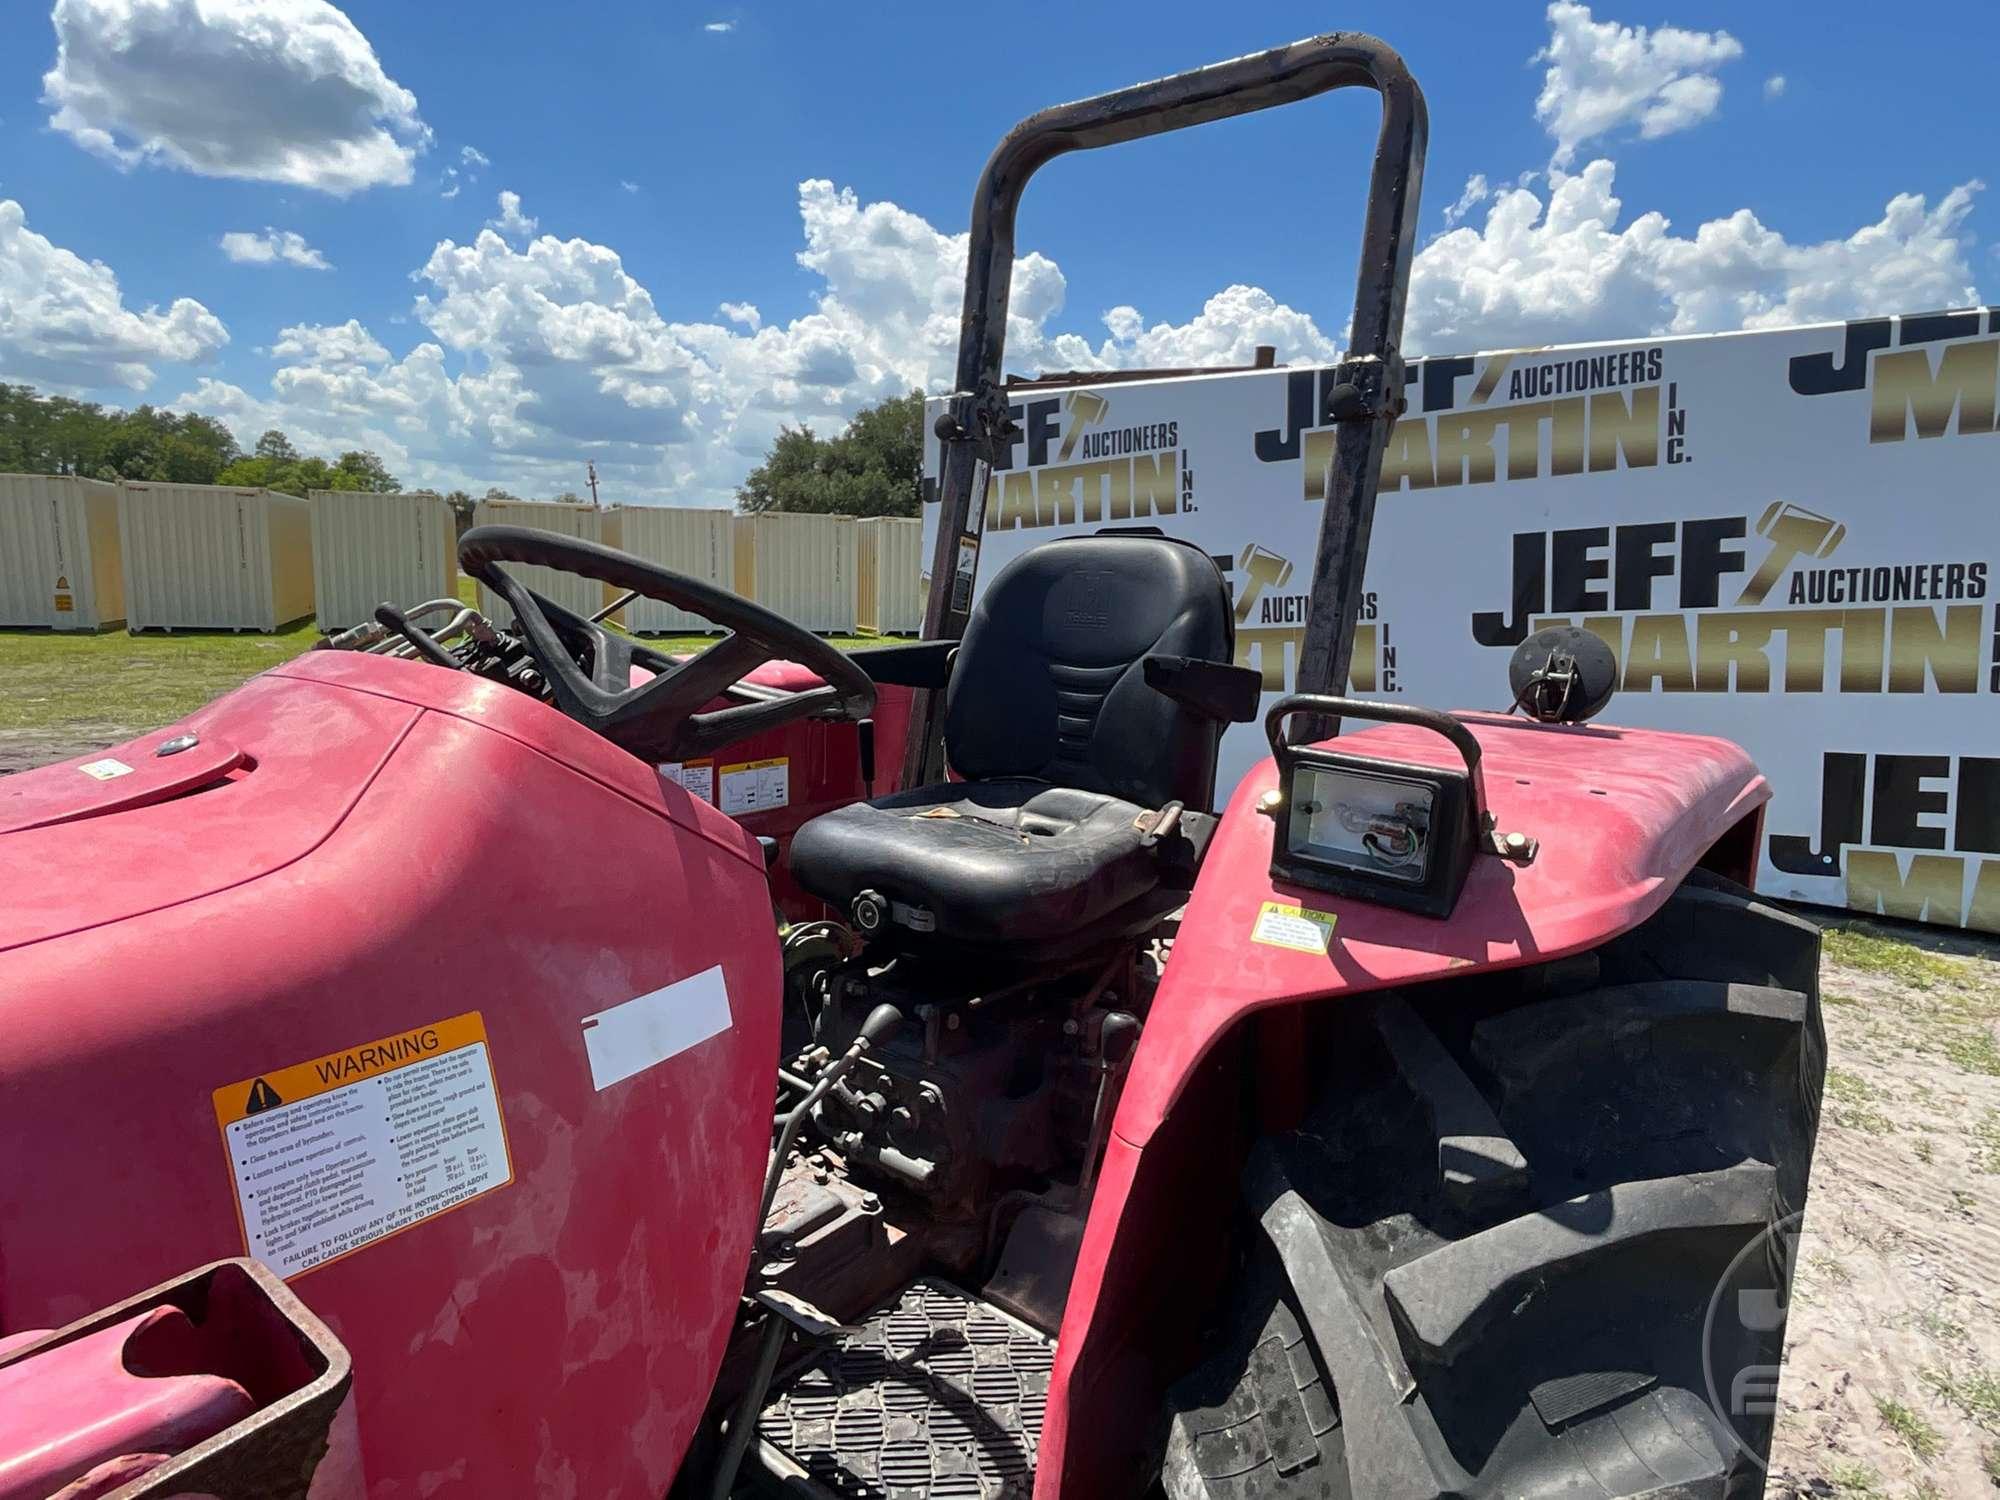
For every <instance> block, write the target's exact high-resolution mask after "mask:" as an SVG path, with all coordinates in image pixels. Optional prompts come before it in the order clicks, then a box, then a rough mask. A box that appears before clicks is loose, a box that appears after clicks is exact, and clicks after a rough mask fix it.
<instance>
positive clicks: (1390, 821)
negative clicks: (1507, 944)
mask: <svg viewBox="0 0 2000 1500" xmlns="http://www.w3.org/2000/svg"><path fill="white" fill-rule="evenodd" d="M1301 713H1319V714H1329V715H1345V716H1347V717H1350V718H1362V719H1376V720H1382V721H1385V722H1388V723H1395V724H1413V725H1417V726H1419V727H1421V728H1424V729H1429V730H1432V731H1433V732H1435V733H1437V734H1440V735H1443V736H1444V737H1445V738H1446V739H1448V740H1450V741H1451V743H1452V744H1453V745H1454V746H1455V747H1456V748H1457V749H1458V752H1459V754H1460V756H1461V757H1462V758H1463V760H1464V762H1465V765H1464V767H1463V768H1462V769H1461V768H1460V767H1457V766H1422V765H1412V764H1410V763H1408V762H1405V761H1391V760H1378V759H1376V758H1374V757H1372V756H1366V755H1349V754H1344V753H1342V752H1341V751H1339V750H1337V749H1333V748H1329V747H1327V746H1323V745H1322V746H1313V747H1299V746H1294V745H1291V744H1289V743H1287V742H1286V740H1285V736H1284V725H1285V721H1286V720H1287V719H1288V718H1289V717H1291V716H1292V715H1293V714H1301ZM1264 724H1265V732H1266V733H1267V734H1268V735H1269V736H1270V740H1271V753H1272V755H1273V756H1274V757H1275V758H1276V760H1277V763H1278V785H1277V789H1276V790H1275V791H1274V792H1271V793H1267V794H1266V796H1265V799H1264V802H1263V804H1262V810H1263V811H1265V812H1267V813H1269V814H1270V815H1271V818H1272V822H1273V823H1274V824H1275V825H1276V826H1275V827H1274V828H1273V829H1272V845H1271V876H1272V878H1273V879H1275V880H1282V881H1287V882H1290V883H1291V884H1293V885H1300V886H1306V887H1308V888H1310V889H1312V890H1319V891H1331V892H1332V893H1333V894H1335V895H1339V896H1353V897H1356V898H1358V899H1360V900H1364V901H1373V902H1377V903H1379V904H1381V905H1383V906H1394V907H1399V908H1401V909H1402V910H1405V911H1414V912H1420V913H1422V914H1423V915H1425V916H1430V917H1446V916H1450V915H1451V909H1452V907H1453V906H1454V905H1456V904H1457V902H1458V893H1459V891H1460V890H1461V889H1462V888H1463V886H1464V885H1465V877H1466V874H1467V872H1468V871H1469V870H1470V869H1471V867H1472V859H1473V856H1474V855H1475V854H1476V853H1478V852H1479V851H1480V850H1481V849H1482V848H1491V849H1492V852H1495V853H1500V854H1503V855H1504V856H1505V857H1508V858H1517V859H1532V858H1533V857H1534V847H1533V841H1532V840H1529V839H1525V838H1521V837H1520V836H1518V835H1516V836H1515V842H1514V843H1512V844H1507V843H1505V841H1500V842H1496V839H1495V836H1494V834H1493V832H1492V830H1491V829H1490V828H1489V827H1487V823H1488V822H1489V819H1488V818H1487V816H1486V811H1485V805H1484V803H1485V799H1484V797H1483V795H1482V793H1481V788H1480V780H1479V754H1480V752H1479V741H1478V740H1477V739H1475V738H1474V737H1473V735H1472V731H1471V730H1469V729H1467V728H1466V727H1465V726H1464V725H1463V724H1461V723H1460V722H1459V721H1458V720H1456V719H1454V718H1452V717H1451V715H1449V714H1443V713H1437V712H1434V711H1433V710H1430V709H1425V708H1410V707H1405V706H1404V705H1402V704H1394V703H1367V702H1363V701H1361V700H1358V699H1352V698H1322V697H1313V696H1303V695H1295V696H1293V697H1290V698H1286V699H1284V700H1282V701H1281V702H1280V703H1279V704H1278V705H1277V706H1276V707H1275V708H1273V709H1272V710H1271V712H1270V714H1269V715H1267V716H1266V718H1265V721H1264ZM1339 743H1340V741H1338V740H1335V741H1333V744H1334V745H1338V744H1339Z"/></svg>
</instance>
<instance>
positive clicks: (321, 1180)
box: [214, 1011, 514, 1279]
mask: <svg viewBox="0 0 2000 1500" xmlns="http://www.w3.org/2000/svg"><path fill="white" fill-rule="evenodd" d="M214 1099H215V1119H216V1123H217V1124H218V1125H220V1126H221V1127H222V1140H223V1145H224V1147H225V1148H226V1150H227V1152H228V1156H229V1175H230V1180H231V1182H232V1183H233V1184H234V1185H235V1188H236V1203H237V1209H238V1211H239V1214H240V1216H241V1218H242V1220H243V1239H244V1243H245V1244H246V1245H247V1246H248V1247H249V1251H250V1253H251V1254H252V1255H254V1256H256V1257H257V1258H258V1259H259V1260H261V1261H263V1262H264V1263H265V1264H266V1265H268V1266H270V1267H271V1268H272V1269H273V1270H275V1271H276V1272H277V1273H278V1274H279V1275H280V1276H282V1277H285V1278H287V1279H290V1278H291V1277H293V1276H297V1275H298V1274H300V1273H301V1272H303V1271H310V1270H311V1269H312V1268H313V1267H315V1266H321V1265H325V1264H326V1263H327V1262H328V1261H331V1260H338V1259H339V1258H340V1257H341V1256H343V1255H348V1254H351V1253H353V1252H354V1251H356V1250H359V1249H361V1248H363V1247H364V1246H366V1245H371V1244H373V1243H374V1242H375V1241H377V1240H380V1239H386V1238H387V1237H388V1236H389V1235H392V1234H395V1233H397V1232H399V1231H401V1230H404V1229H408V1228H410V1227H411V1226H412V1225H414V1224H420V1223H422V1222H423V1221H424V1220H425V1219H429V1218H434V1217H435V1216H436V1215H438V1214H441V1213H444V1212H445V1211H447V1210H448V1209H453V1208H457V1207H459V1206H460V1205H461V1204H464V1203H467V1202H470V1201H471V1200H472V1199H474V1198H477V1197H479V1196H480V1195H481V1194H483V1193H489V1192H492V1191H493V1190H494V1189H495V1188H503V1187H505V1186H507V1184H508V1183H510V1182H512V1181H513V1180H514V1174H513V1166H512V1163H511V1162H510V1161H509V1159H508V1155H507V1133H506V1127H505V1126H504V1124H503V1123H502V1121H501V1118H500V1094H499V1090H498V1088H497V1087H496V1086H495V1084H494V1081H493V1062H492V1059H491V1057H490V1056H489V1055H488V1053H487V1049H486V1026H485V1023H484V1022H483V1021H481V1020H480V1017H479V1012H477V1011H469V1012H467V1013H466V1014H465V1015H462V1016H453V1017H452V1018H451V1019H450V1020H448V1021H439V1022H437V1023H436V1024H435V1025H432V1026H419V1027H417V1028H416V1029H414V1030H412V1031H405V1032H401V1033H399V1034H397V1035H394V1036H388V1037H381V1038H378V1039H377V1040H375V1041H372V1042H368V1043H366V1044H365V1045H363V1046H359V1047H351V1048H349V1049H348V1050H347V1051H345V1052H334V1053H329V1054H328V1055H327V1056H325V1057H316V1058H313V1059H312V1060H311V1061H309V1062H302V1063H295V1064H293V1065H292V1066H291V1067H288V1068H277V1069H274V1070H272V1071H270V1072H266V1073H261V1074H259V1075H258V1076H256V1077H255V1078H246V1079H244V1080H242V1081H241V1082H240V1083H232V1084H228V1085H226V1086H225V1087H223V1088H219V1089H217V1090H215V1093H214Z"/></svg>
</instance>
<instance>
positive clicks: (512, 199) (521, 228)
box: [486, 189, 542, 239]
mask: <svg viewBox="0 0 2000 1500" xmlns="http://www.w3.org/2000/svg"><path fill="white" fill-rule="evenodd" d="M486 222H487V223H488V224H490V225H491V226H492V227H493V228H495V229H497V230H499V231H500V232H501V233H502V234H504V235H507V236H510V237H512V238H514V239H522V238H525V237H526V236H528V235H531V234H533V233H534V232H535V230H536V229H537V228H539V227H540V225H541V222H542V221H541V220H540V219H534V218H530V217H529V216H528V215H526V214H524V213H522V212H521V195H520V194H519V193H510V192H507V191H505V190H504V189H503V190H502V191H501V194H500V217H498V218H497V219H488V220H487V221H486Z"/></svg>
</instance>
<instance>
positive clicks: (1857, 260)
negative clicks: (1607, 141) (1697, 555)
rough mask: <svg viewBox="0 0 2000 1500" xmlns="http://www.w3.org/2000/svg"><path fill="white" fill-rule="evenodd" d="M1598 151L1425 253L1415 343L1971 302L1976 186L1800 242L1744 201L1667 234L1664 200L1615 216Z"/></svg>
mask: <svg viewBox="0 0 2000 1500" xmlns="http://www.w3.org/2000/svg"><path fill="white" fill-rule="evenodd" d="M1615 175H1616V169H1615V168H1614V166H1613V165H1612V163H1611V162H1609V161H1607V160H1602V159H1600V160H1597V161H1593V162H1591V163H1590V164H1589V165H1588V166H1586V167H1585V168H1584V169H1583V170H1582V171H1581V172H1577V173H1575V174H1572V175H1562V174H1558V176H1557V178H1556V180H1555V182H1554V184H1553V186H1552V187H1551V188H1550V190H1549V192H1548V194H1547V195H1546V197H1544V196H1542V195H1538V194H1537V193H1535V192H1534V191H1533V190H1532V189H1530V188H1525V187H1523V188H1514V189H1509V190H1505V191H1502V192H1500V193H1498V194H1496V195H1495V196H1494V197H1493V199H1492V201H1491V203H1490V205H1489V207H1488V208H1487V211H1486V221H1485V224H1484V226H1483V227H1481V228H1477V229H1475V228H1472V227H1471V226H1469V225H1467V226H1461V227H1460V228H1457V229H1454V230H1451V231H1450V232H1449V233H1446V234H1443V235H1440V236H1439V237H1438V238H1436V239H1434V240H1432V241H1431V242H1430V243H1429V244H1428V245H1426V246H1424V247H1423V249H1422V250H1421V251H1419V252H1418V254H1417V257H1416V261H1415V264H1414V266H1413V267H1412V270H1411V276H1410V305H1409V337H1408V343H1409V344H1410V346H1411V347H1412V348H1416V349H1427V350H1431V351H1438V352H1441V351H1443V350H1446V349H1472V348H1488V349H1491V348H1505V347H1508V346H1510V345H1518V344H1536V343H1557V342H1575V341H1578V340H1583V339H1596V338H1618V337H1630V336H1634V335H1639V334H1644V333H1701V332H1707V331H1711V330H1717V329H1728V328H1768V327H1778V326H1782V325H1784V324H1788V323H1803V322H1812V321H1815V320H1818V319H1827V318H1842V317H1849V316H1853V315H1855V314H1858V313H1863V312H1887V311H1891V310H1894V309H1897V308H1912V307H1944V306H1951V305H1958V304H1964V303H1970V302H1975V301H1977V300H1978V294H1977V289H1976V287H1975V286H1974V282H1973V276H1972V272H1971V268H1970V265H1969V263H1968V259H1967V257H1968V252H1969V250H1970V248H1971V245H1970V240H1969V237H1968V236H1967V235H1965V233H1964V232H1963V231H1964V226H1965V220H1966V217H1967V215H1969V214H1970V213H1971V211H1972V207H1973V202H1974V198H1975V195H1976V194H1977V193H1978V192H1979V191H1980V189H1981V187H1982V184H1981V183H1978V182H1969V183H1965V184H1962V185H1960V186H1958V187H1955V188H1953V189H1952V190H1951V191H1950V192H1948V193H1946V194H1945V195H1944V196H1943V197H1942V198H1941V199H1939V200H1938V202H1937V204H1936V205H1935V206H1932V205H1930V204H1929V203H1928V202H1927V201H1926V200H1925V198H1924V197H1923V196H1922V195H1920V194H1916V193H1904V194H1899V195H1898V196H1896V197H1895V198H1892V199H1891V200H1890V201H1889V203H1888V205H1887V207H1886V208H1885V209H1884V210H1883V212H1882V216H1881V217H1880V218H1879V219H1877V220H1876V221H1875V222H1874V223H1872V224H1867V225H1864V226H1863V227H1861V228H1859V229H1857V230H1855V231H1854V232H1853V233H1852V234H1850V235H1848V236H1846V237H1845V238H1842V239H1831V240H1824V241H1821V242H1819V243H1817V244H1795V243H1793V242H1791V241H1789V240H1787V239H1786V238H1785V237H1784V236H1783V235H1782V234H1780V233H1778V232H1777V231H1776V230H1773V229H1771V228H1769V227H1767V226H1766V225H1765V224H1763V223H1762V222H1761V221H1760V220H1759V219H1758V218H1757V216H1756V215H1755V214H1754V213H1752V212H1751V211H1750V210H1749V209H1747V208H1745V209H1738V210H1737V211H1736V212H1735V213H1733V214H1730V215H1728V216H1727V217H1724V218H1719V219H1712V220H1709V221H1708V222H1706V223H1704V224H1701V225H1699V226H1697V227H1696V229H1695V231H1694V233H1693V234H1692V235H1691V236H1681V235H1676V234H1674V233H1673V232H1672V225H1671V222H1670V221H1669V220H1668V219H1667V218H1666V216H1665V215H1663V214H1660V213H1643V214H1640V215H1639V216H1638V217H1637V218H1635V219H1633V220H1631V222H1630V223H1628V224H1624V225H1623V226H1622V227H1621V226H1620V219H1621V217H1622V215H1623V210H1624V205H1623V204H1622V203H1621V202H1620V201H1619V199H1618V197H1617V195H1616V193H1615V191H1614V186H1615Z"/></svg>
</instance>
